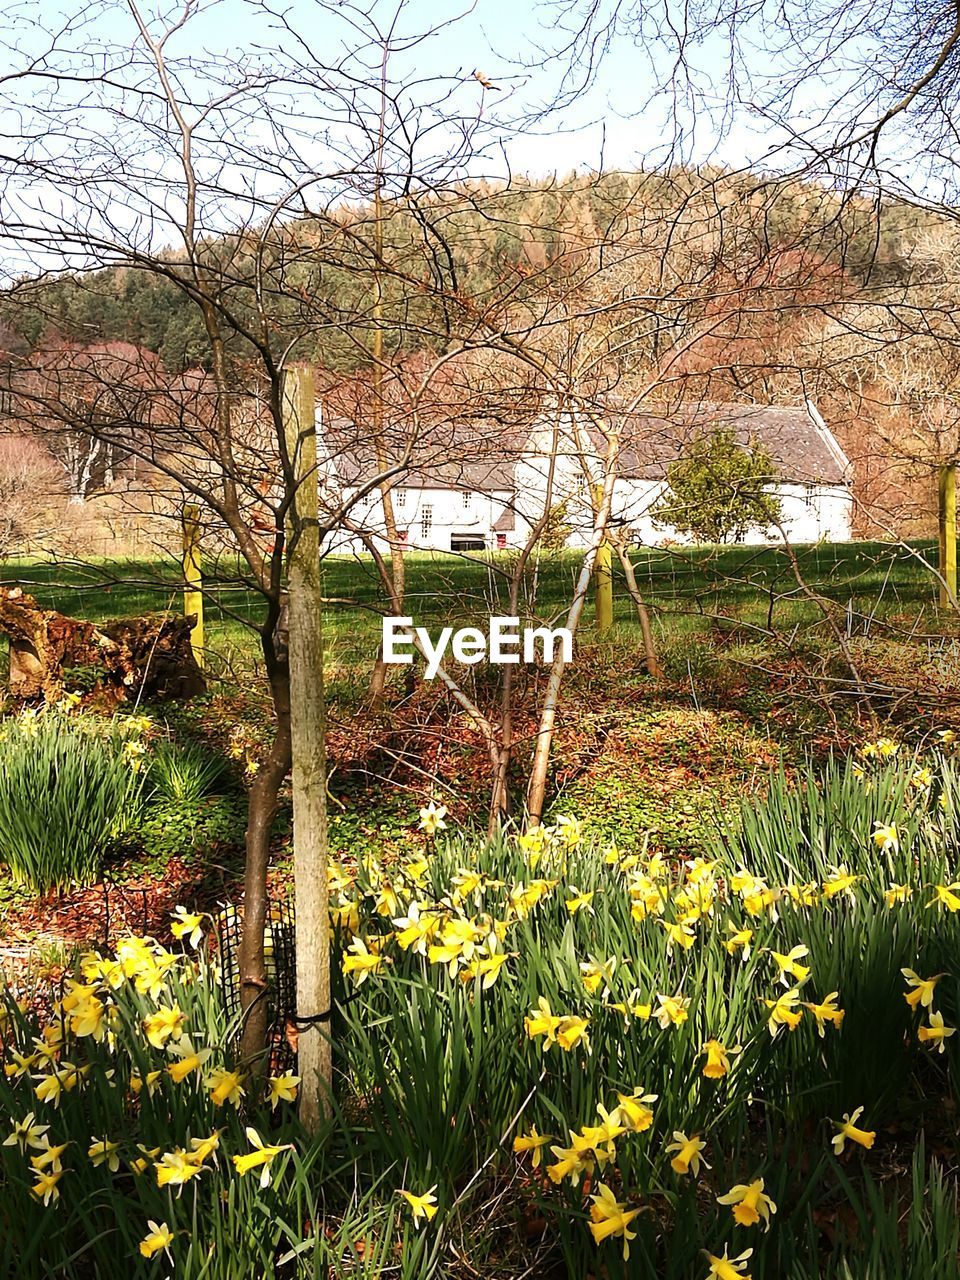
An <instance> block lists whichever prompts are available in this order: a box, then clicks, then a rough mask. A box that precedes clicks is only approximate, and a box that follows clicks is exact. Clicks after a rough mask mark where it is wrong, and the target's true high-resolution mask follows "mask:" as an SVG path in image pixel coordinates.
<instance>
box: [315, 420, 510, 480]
mask: <svg viewBox="0 0 960 1280" xmlns="http://www.w3.org/2000/svg"><path fill="white" fill-rule="evenodd" d="M321 435H322V438H323V440H324V442H325V444H326V447H327V450H328V452H329V456H330V459H331V461H332V463H333V465H334V467H335V468H336V472H337V478H338V480H339V481H340V483H341V485H342V486H343V487H344V488H352V487H354V486H357V485H360V484H364V483H367V482H369V481H370V480H373V479H374V478H375V477H376V476H377V475H379V474H380V473H381V471H382V469H383V468H382V467H381V465H380V464H379V462H378V458H377V451H376V449H375V448H374V444H373V441H372V440H370V439H369V438H363V437H362V436H361V434H360V433H359V431H358V429H357V427H356V426H355V425H354V423H352V422H350V421H349V420H348V419H346V418H334V419H332V420H331V421H329V422H328V423H326V424H325V425H324V426H323V427H322V430H321ZM521 448H522V440H521V439H520V438H519V437H518V436H517V435H516V434H514V433H511V432H509V431H507V430H505V429H504V428H503V427H500V426H496V425H491V426H489V427H487V428H486V429H484V428H482V427H481V426H479V425H478V424H477V423H476V422H467V423H464V422H458V421H447V422H442V423H434V424H432V425H431V426H429V427H427V428H423V429H421V430H420V431H419V432H418V433H417V434H416V436H415V437H412V436H411V432H410V429H409V428H408V427H406V426H404V427H398V426H396V425H393V424H387V425H386V426H384V428H383V433H382V449H383V452H384V455H385V457H386V460H387V466H388V468H389V467H393V466H398V467H399V466H402V468H403V469H402V471H401V472H400V473H399V474H398V476H397V477H396V479H395V480H394V483H395V484H396V485H398V486H400V487H406V488H420V489H455V490H467V491H469V492H472V493H493V492H504V491H507V492H512V491H513V489H514V486H515V471H516V465H517V461H518V460H519V457H520V452H521Z"/></svg>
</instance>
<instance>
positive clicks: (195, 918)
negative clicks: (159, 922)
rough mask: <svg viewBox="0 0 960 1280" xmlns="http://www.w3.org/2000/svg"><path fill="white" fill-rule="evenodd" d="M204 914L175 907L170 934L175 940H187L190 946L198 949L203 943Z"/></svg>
mask: <svg viewBox="0 0 960 1280" xmlns="http://www.w3.org/2000/svg"><path fill="white" fill-rule="evenodd" d="M205 919H206V916H205V914H204V913H203V912H196V913H195V912H190V911H188V910H187V909H186V907H175V908H174V910H173V919H172V920H171V922H170V932H171V933H172V934H173V936H174V937H175V938H177V939H178V940H179V939H183V938H186V939H187V941H188V942H189V943H190V946H191V947H193V948H194V949H196V948H197V947H199V945H200V943H201V942H202V941H203V922H204V920H205Z"/></svg>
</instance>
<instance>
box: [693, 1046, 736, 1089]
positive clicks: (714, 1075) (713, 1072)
mask: <svg viewBox="0 0 960 1280" xmlns="http://www.w3.org/2000/svg"><path fill="white" fill-rule="evenodd" d="M739 1052H740V1047H739V1045H738V1046H737V1047H736V1048H733V1049H728V1048H727V1046H726V1045H725V1044H723V1043H722V1042H721V1041H720V1040H708V1041H707V1042H706V1044H705V1045H704V1046H703V1048H702V1049H701V1050H700V1053H701V1055H703V1054H706V1058H707V1061H706V1063H705V1064H704V1067H703V1074H704V1075H705V1076H706V1077H707V1079H708V1080H719V1079H721V1078H722V1077H723V1076H725V1075H729V1073H730V1058H731V1056H732V1055H733V1054H737V1053H739Z"/></svg>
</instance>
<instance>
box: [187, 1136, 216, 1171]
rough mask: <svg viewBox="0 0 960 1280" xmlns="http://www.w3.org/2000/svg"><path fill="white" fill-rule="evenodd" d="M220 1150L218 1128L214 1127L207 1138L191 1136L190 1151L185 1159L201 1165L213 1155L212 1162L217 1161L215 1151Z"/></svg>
mask: <svg viewBox="0 0 960 1280" xmlns="http://www.w3.org/2000/svg"><path fill="white" fill-rule="evenodd" d="M219 1150H220V1130H219V1129H214V1131H213V1133H211V1134H210V1136H209V1137H208V1138H191V1139H190V1151H189V1153H188V1154H187V1159H188V1160H190V1161H192V1162H193V1163H194V1164H196V1165H202V1164H203V1163H204V1162H205V1161H207V1160H209V1159H210V1158H211V1156H212V1157H213V1162H214V1164H216V1162H217V1152H218V1151H219Z"/></svg>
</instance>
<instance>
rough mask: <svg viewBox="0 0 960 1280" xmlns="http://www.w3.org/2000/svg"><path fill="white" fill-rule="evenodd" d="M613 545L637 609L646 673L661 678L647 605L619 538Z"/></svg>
mask: <svg viewBox="0 0 960 1280" xmlns="http://www.w3.org/2000/svg"><path fill="white" fill-rule="evenodd" d="M614 546H615V547H616V548H617V555H618V556H619V557H620V563H621V565H622V566H623V576H624V578H625V579H626V583H627V591H628V592H629V593H630V599H631V600H632V601H633V603H634V605H635V607H636V610H637V619H638V621H639V623H640V631H641V633H642V634H643V651H644V654H645V655H646V659H647V674H648V675H651V676H653V677H654V679H655V680H660V679H662V678H663V669H662V668H661V666H660V661H659V659H658V658H657V650H656V647H655V645H654V643H653V628H652V627H651V626H650V614H649V613H648V612H647V606H646V605H645V604H644V601H643V596H642V595H641V594H640V588H639V587H638V586H637V575H636V574H635V573H634V570H633V562H632V561H631V559H630V556H629V554H628V552H627V549H626V547H625V546H624V545H623V543H622V542H621V541H620V539H619V538H618V539H616V540H615V541H614Z"/></svg>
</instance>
